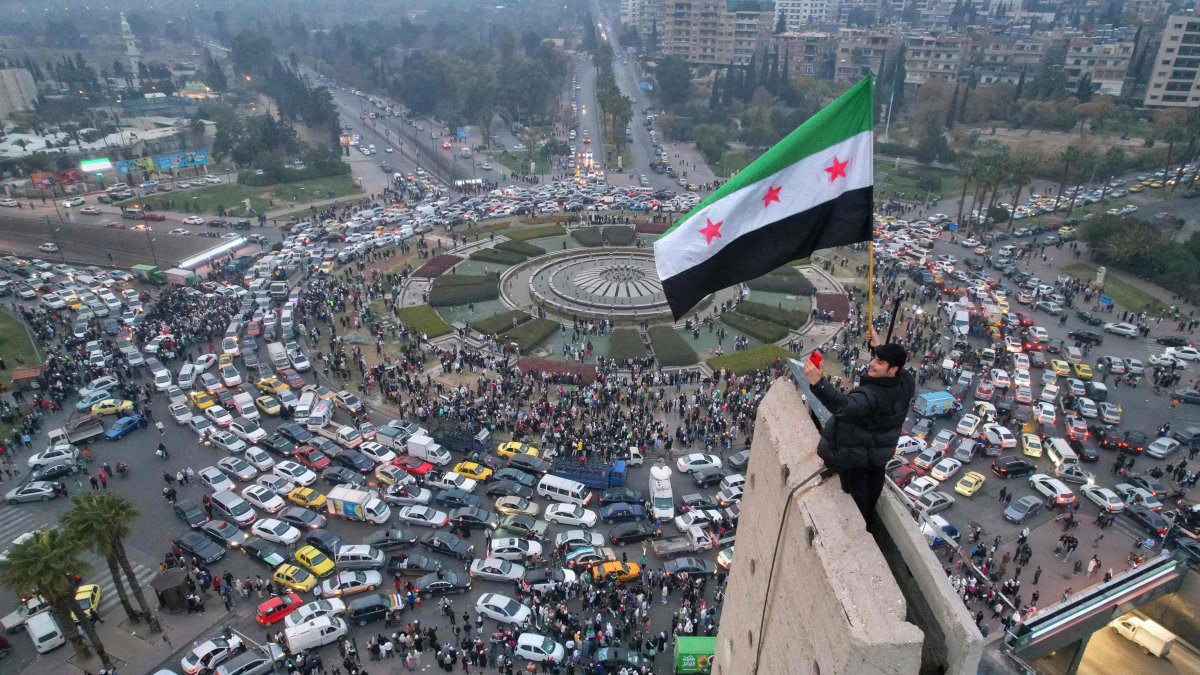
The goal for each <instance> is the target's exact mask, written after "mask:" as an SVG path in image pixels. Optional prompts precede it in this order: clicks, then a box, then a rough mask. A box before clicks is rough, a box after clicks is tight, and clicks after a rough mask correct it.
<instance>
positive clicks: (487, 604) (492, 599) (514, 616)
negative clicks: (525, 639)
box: [475, 593, 533, 626]
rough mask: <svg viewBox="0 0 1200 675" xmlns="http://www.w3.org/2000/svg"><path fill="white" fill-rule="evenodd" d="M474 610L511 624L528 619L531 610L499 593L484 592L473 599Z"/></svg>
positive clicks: (518, 623)
mask: <svg viewBox="0 0 1200 675" xmlns="http://www.w3.org/2000/svg"><path fill="white" fill-rule="evenodd" d="M475 612H476V613H477V614H482V615H483V616H486V617H490V618H492V619H495V620H496V621H499V622H500V623H505V624H509V625H513V626H520V625H523V624H524V623H525V622H527V621H529V619H530V617H531V616H532V615H533V611H532V610H530V609H529V608H528V607H526V606H525V605H522V604H521V603H519V602H517V601H516V600H513V599H512V598H510V597H508V596H507V595H501V594H499V593H484V594H483V595H481V596H479V599H478V600H476V601H475Z"/></svg>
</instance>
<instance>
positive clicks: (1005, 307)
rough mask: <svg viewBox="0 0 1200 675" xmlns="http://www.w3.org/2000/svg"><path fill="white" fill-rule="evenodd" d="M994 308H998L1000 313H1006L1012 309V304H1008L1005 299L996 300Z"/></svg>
mask: <svg viewBox="0 0 1200 675" xmlns="http://www.w3.org/2000/svg"><path fill="white" fill-rule="evenodd" d="M996 309H997V310H999V311H1000V313H1001V314H1008V313H1009V312H1010V311H1012V306H1011V305H1009V304H1008V301H1007V300H997V301H996Z"/></svg>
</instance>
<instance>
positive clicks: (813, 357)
mask: <svg viewBox="0 0 1200 675" xmlns="http://www.w3.org/2000/svg"><path fill="white" fill-rule="evenodd" d="M822 358H823V357H822V356H821V352H819V351H817V350H815V349H814V350H812V352H810V353H809V355H808V361H809V363H811V364H813V365H814V366H816V367H817V368H820V367H821V359H822Z"/></svg>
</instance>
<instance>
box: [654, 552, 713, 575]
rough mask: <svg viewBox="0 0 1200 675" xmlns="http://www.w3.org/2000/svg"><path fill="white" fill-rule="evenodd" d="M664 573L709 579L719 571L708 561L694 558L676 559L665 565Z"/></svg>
mask: <svg viewBox="0 0 1200 675" xmlns="http://www.w3.org/2000/svg"><path fill="white" fill-rule="evenodd" d="M663 571H664V572H666V573H667V574H680V573H683V572H686V573H687V575H688V576H693V577H694V576H702V577H707V576H710V575H713V574H715V573H716V571H717V566H716V565H714V564H712V563H710V562H709V561H707V560H701V559H700V558H696V557H693V556H687V557H684V558H676V559H674V560H668V561H666V562H665V563H663Z"/></svg>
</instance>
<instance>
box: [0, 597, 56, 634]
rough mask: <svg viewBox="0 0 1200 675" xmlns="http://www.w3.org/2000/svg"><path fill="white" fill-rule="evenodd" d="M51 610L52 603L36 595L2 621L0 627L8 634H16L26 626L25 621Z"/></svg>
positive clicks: (0, 620) (23, 602)
mask: <svg viewBox="0 0 1200 675" xmlns="http://www.w3.org/2000/svg"><path fill="white" fill-rule="evenodd" d="M49 610H50V603H48V602H46V601H45V600H44V599H42V596H40V595H35V596H33V597H31V598H28V599H26V600H24V601H22V602H21V604H19V605H17V608H16V609H15V610H13V611H11V612H9V613H8V614H7V615H5V616H4V618H3V619H0V627H3V628H4V632H6V633H15V632H17V631H19V630H21V626H24V625H25V621H27V620H28V619H29V617H31V616H33V615H34V614H41V613H42V612H46V611H49Z"/></svg>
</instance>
